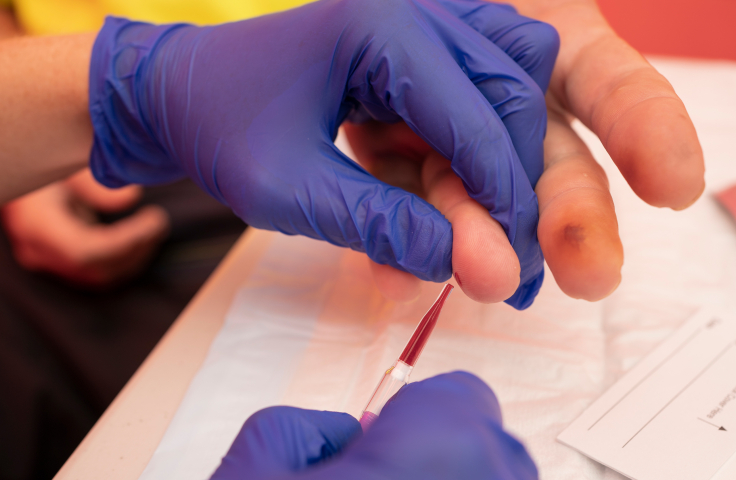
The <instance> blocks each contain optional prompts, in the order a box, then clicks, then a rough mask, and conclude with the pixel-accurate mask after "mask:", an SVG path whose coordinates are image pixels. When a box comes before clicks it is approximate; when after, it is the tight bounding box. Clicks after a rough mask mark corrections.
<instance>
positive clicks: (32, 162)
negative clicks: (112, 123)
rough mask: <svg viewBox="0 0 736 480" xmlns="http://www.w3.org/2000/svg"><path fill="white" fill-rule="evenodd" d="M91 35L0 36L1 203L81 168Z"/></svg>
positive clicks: (86, 142)
mask: <svg viewBox="0 0 736 480" xmlns="http://www.w3.org/2000/svg"><path fill="white" fill-rule="evenodd" d="M94 39H95V35H94V34H93V33H90V34H81V35H70V36H59V37H38V38H31V37H22V38H10V39H6V40H0V203H4V202H6V201H8V200H10V199H12V198H15V197H17V196H19V195H22V194H24V193H27V192H30V191H32V190H35V189H36V188H38V187H40V186H43V185H46V184H47V183H50V182H53V181H55V180H59V179H62V178H65V177H68V176H69V175H70V174H72V173H74V172H76V171H78V170H80V169H82V168H84V167H85V166H86V164H87V161H88V159H89V152H90V148H91V145H92V125H91V122H90V118H89V113H88V100H87V85H88V79H87V75H88V69H89V61H90V55H91V51H92V44H93V43H94Z"/></svg>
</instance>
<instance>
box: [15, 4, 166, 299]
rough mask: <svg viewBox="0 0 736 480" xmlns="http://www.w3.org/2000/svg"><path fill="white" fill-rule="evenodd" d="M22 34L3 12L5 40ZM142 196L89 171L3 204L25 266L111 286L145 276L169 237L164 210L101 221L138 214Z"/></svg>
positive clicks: (134, 188) (138, 190)
mask: <svg viewBox="0 0 736 480" xmlns="http://www.w3.org/2000/svg"><path fill="white" fill-rule="evenodd" d="M21 35H23V32H22V31H21V29H20V28H19V26H18V25H17V23H16V22H15V18H14V16H13V14H12V12H10V11H9V10H4V9H2V8H0V39H3V38H11V37H18V36H21ZM141 195H142V189H141V187H139V186H136V185H131V186H128V187H124V188H120V189H109V188H106V187H103V186H102V185H101V184H99V183H97V181H96V180H95V179H94V178H93V177H92V174H91V173H90V171H89V169H84V170H82V171H81V172H80V173H77V174H75V175H73V176H71V177H69V178H68V179H66V180H61V181H58V182H55V183H53V184H51V185H48V186H45V187H43V188H41V189H39V190H37V191H35V192H31V193H29V194H27V195H24V196H23V197H20V198H18V199H16V200H14V201H12V202H9V203H8V204H6V205H4V206H2V208H1V209H0V219H1V220H2V225H3V228H4V230H5V232H6V234H7V236H8V238H9V239H10V240H11V245H12V249H13V254H14V256H15V258H16V260H17V261H18V263H20V264H21V265H22V266H24V267H25V268H27V269H29V270H35V271H44V272H49V273H52V274H54V275H57V276H59V277H61V278H63V279H66V280H68V281H71V282H73V283H75V284H78V285H83V286H87V287H92V288H99V287H106V286H109V285H112V284H115V283H118V282H120V281H122V280H125V279H126V278H129V277H130V276H132V275H135V274H136V273H137V272H139V271H140V270H141V269H142V268H143V267H144V266H145V265H146V264H147V262H148V260H149V259H150V257H151V256H152V255H153V254H154V252H155V251H156V249H157V248H158V246H159V245H160V244H161V242H162V241H163V240H164V239H165V238H166V233H167V232H168V228H169V220H168V216H167V214H166V212H165V211H164V210H163V209H162V208H160V207H156V206H148V207H145V208H143V209H140V210H138V211H135V212H132V213H130V214H129V215H126V216H125V218H122V219H120V220H117V221H114V222H111V223H103V222H100V221H99V220H98V216H97V213H117V212H123V211H129V210H132V209H133V208H134V206H135V205H136V204H137V202H138V200H139V199H140V197H141ZM52 226H53V227H52Z"/></svg>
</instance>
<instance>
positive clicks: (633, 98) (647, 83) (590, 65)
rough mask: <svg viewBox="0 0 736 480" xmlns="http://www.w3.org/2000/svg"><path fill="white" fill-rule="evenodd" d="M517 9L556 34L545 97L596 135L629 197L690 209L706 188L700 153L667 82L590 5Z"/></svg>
mask: <svg viewBox="0 0 736 480" xmlns="http://www.w3.org/2000/svg"><path fill="white" fill-rule="evenodd" d="M537 3H540V2H537ZM520 7H525V8H522V10H526V13H528V14H531V15H532V16H536V18H539V19H540V20H544V21H546V22H549V23H551V24H552V25H553V26H555V27H556V28H557V30H558V32H559V33H560V37H561V48H560V53H559V56H558V61H557V66H556V67H555V71H554V73H553V75H552V82H551V84H550V91H551V92H552V93H553V94H554V95H555V97H556V98H557V99H558V101H559V102H560V103H561V104H562V105H563V107H565V108H566V109H567V110H569V111H570V112H571V113H572V114H573V115H575V116H576V117H578V118H579V119H580V120H581V121H582V122H583V123H584V124H585V125H587V126H588V127H589V128H590V129H591V130H593V131H594V132H595V133H596V135H598V137H599V138H600V139H601V141H602V142H603V145H604V146H605V148H606V150H607V151H608V153H609V154H610V155H611V157H612V158H613V160H614V162H615V163H616V165H617V166H618V168H619V170H620V171H621V173H622V174H623V176H624V177H625V178H626V180H627V181H628V183H629V185H630V186H631V188H632V189H633V190H634V192H636V194H637V195H639V197H641V198H642V199H643V200H644V201H646V202H647V203H649V204H651V205H654V206H659V207H671V208H673V209H676V210H679V209H682V208H685V207H687V206H689V205H690V204H692V203H693V202H694V201H695V200H696V199H697V198H698V197H699V196H700V194H701V193H702V191H703V189H704V188H705V182H704V178H703V176H704V172H705V166H704V163H703V152H702V149H701V147H700V143H699V141H698V137H697V134H696V132H695V127H694V126H693V124H692V121H691V120H690V117H689V116H688V113H687V110H686V109H685V105H684V104H683V103H682V101H681V100H680V98H679V97H678V96H677V94H676V93H675V91H674V89H673V88H672V86H671V85H670V84H669V82H668V81H667V80H666V79H665V78H664V77H663V76H662V75H661V74H659V73H658V72H657V71H656V70H655V69H654V68H653V67H652V66H651V65H650V64H649V63H648V62H647V61H646V59H644V57H643V56H642V55H641V54H639V53H638V52H637V51H636V50H634V49H633V48H632V47H630V46H629V45H628V44H627V43H626V42H625V41H624V40H622V39H621V38H619V37H618V36H617V35H616V34H615V33H614V32H613V30H612V29H611V28H610V27H609V26H608V24H607V23H606V21H605V20H604V19H603V17H602V15H601V13H600V11H599V10H598V7H597V6H596V4H595V2H593V1H587V2H567V3H565V4H560V6H557V7H556V6H552V7H550V6H548V5H547V6H546V7H544V8H542V6H541V5H534V2H525V3H524V4H523V5H520ZM535 7H536V9H535Z"/></svg>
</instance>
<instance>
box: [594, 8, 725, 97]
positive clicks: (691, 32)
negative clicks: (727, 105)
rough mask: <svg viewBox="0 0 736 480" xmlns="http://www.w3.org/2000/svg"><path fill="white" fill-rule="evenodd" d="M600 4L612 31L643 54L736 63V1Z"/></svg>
mask: <svg viewBox="0 0 736 480" xmlns="http://www.w3.org/2000/svg"><path fill="white" fill-rule="evenodd" d="M598 4H599V5H600V7H601V10H602V11H603V15H605V17H606V19H608V22H609V23H610V24H611V26H612V27H613V29H614V30H616V32H617V33H618V34H619V35H620V36H621V37H623V38H624V39H625V40H626V41H628V42H629V43H630V44H631V45H632V46H633V47H634V48H636V49H637V50H639V51H640V52H642V53H645V54H646V53H648V54H657V55H673V56H681V57H683V56H684V57H699V58H720V59H730V60H736V0H700V1H688V0H598ZM734 88H736V85H735V86H734Z"/></svg>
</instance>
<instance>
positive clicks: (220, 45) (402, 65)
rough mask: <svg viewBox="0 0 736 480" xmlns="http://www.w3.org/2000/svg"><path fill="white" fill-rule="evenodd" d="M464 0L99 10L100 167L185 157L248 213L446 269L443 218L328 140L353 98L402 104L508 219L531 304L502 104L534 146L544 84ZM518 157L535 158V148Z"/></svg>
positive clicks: (423, 269)
mask: <svg viewBox="0 0 736 480" xmlns="http://www.w3.org/2000/svg"><path fill="white" fill-rule="evenodd" d="M472 5H475V6H476V7H479V6H480V5H481V4H480V3H474V2H467V1H464V0H444V1H443V2H442V3H439V2H437V1H436V0H324V1H320V2H316V3H313V4H309V5H306V6H304V7H301V8H298V9H294V10H290V11H286V12H282V13H278V14H274V15H269V16H265V17H260V18H256V19H252V20H246V21H243V22H237V23H231V24H225V25H219V26H214V27H195V26H191V25H164V26H153V25H149V24H144V23H135V22H129V21H127V20H124V19H119V18H108V19H107V21H106V22H105V25H104V26H103V28H102V30H101V31H100V33H99V35H98V37H97V40H96V42H95V46H94V49H93V52H92V62H91V66H90V112H91V115H92V122H93V126H94V131H95V139H94V147H93V150H92V155H91V160H90V164H91V167H92V171H93V172H94V174H95V177H96V178H97V179H98V180H99V181H101V182H102V183H103V184H105V185H108V186H121V185H125V184H128V183H142V184H154V183H161V182H167V181H171V180H174V179H177V178H179V177H181V176H183V175H185V174H187V175H189V176H190V177H192V178H193V179H194V180H195V181H196V182H197V183H198V184H199V185H200V186H201V187H202V188H203V189H205V190H206V191H207V192H209V193H210V194H211V195H212V196H214V197H215V198H217V199H218V200H220V201H221V202H223V203H225V204H227V205H229V206H230V207H231V208H232V209H233V210H234V211H235V213H236V214H237V215H238V216H240V217H241V218H242V219H243V220H245V221H246V222H247V223H249V224H250V225H252V226H255V227H259V228H266V229H271V230H279V231H281V232H284V233H287V234H302V235H306V236H309V237H313V238H321V239H324V240H327V241H329V242H331V243H334V244H337V245H341V246H349V247H351V248H353V249H355V250H359V251H365V252H366V253H367V254H368V256H369V257H370V258H371V259H373V260H374V261H376V262H378V263H382V264H388V265H391V266H393V267H396V268H399V269H401V270H405V271H408V272H410V273H413V274H414V275H416V276H417V277H419V278H421V279H424V280H432V281H444V280H446V279H448V278H449V277H450V275H451V273H452V266H451V265H452V263H451V252H452V229H451V227H450V224H449V222H448V221H447V220H446V219H445V218H444V217H443V216H442V215H441V214H440V213H439V212H438V211H437V210H436V209H435V208H434V207H432V206H431V205H429V204H428V203H426V202H425V201H423V200H421V199H419V198H418V197H416V196H413V195H411V194H409V193H407V192H404V191H403V190H400V189H398V188H395V187H390V186H388V185H386V184H383V183H381V182H379V181H377V180H376V179H375V178H373V177H372V176H370V175H369V174H368V173H367V172H366V171H365V170H364V169H362V168H361V167H360V166H358V165H356V164H355V163H354V162H352V161H351V160H349V159H348V158H347V157H345V156H344V155H343V154H342V153H341V152H339V151H338V149H337V148H336V147H335V145H334V143H333V140H334V138H335V136H336V134H337V129H338V127H339V125H340V123H341V122H342V121H343V120H344V119H345V118H346V117H347V116H348V115H349V114H351V113H356V112H358V111H363V112H368V113H369V114H370V115H371V116H372V117H373V118H375V119H378V120H381V121H397V120H399V119H403V120H404V121H406V123H407V124H408V125H409V126H410V127H411V128H412V129H413V130H414V131H416V132H417V133H418V134H419V135H420V136H421V137H422V138H423V139H424V140H425V141H427V142H428V143H429V144H430V145H431V146H432V147H434V148H435V149H436V150H437V151H439V152H440V153H442V154H443V155H444V156H446V157H447V158H450V159H452V162H453V168H454V170H455V171H456V172H457V174H458V175H459V176H460V178H462V180H463V181H464V183H465V185H466V188H467V189H468V191H469V193H470V195H471V196H472V197H473V198H474V199H476V200H477V201H478V202H479V203H481V204H482V205H484V206H486V207H487V208H488V209H489V212H490V214H491V215H492V216H493V217H494V218H495V219H496V220H498V221H499V223H500V224H501V225H502V226H503V228H504V229H505V230H506V232H507V234H508V237H509V240H510V241H511V243H512V245H513V246H514V249H515V251H516V253H517V255H518V256H519V260H520V263H521V267H522V270H521V285H520V287H519V289H518V290H517V292H516V293H515V294H514V296H513V297H512V298H511V299H509V300H508V302H509V303H510V304H512V305H514V306H516V307H518V308H524V307H526V306H528V305H529V304H531V302H532V300H533V298H534V296H535V295H536V292H537V291H538V289H539V286H540V285H541V280H542V275H543V266H542V262H543V259H542V254H541V250H540V248H539V243H538V241H537V238H536V226H537V220H538V211H537V201H536V196H535V195H534V191H533V189H532V186H531V184H530V181H529V179H528V178H527V175H526V174H525V172H524V168H523V167H522V163H521V162H520V159H519V157H518V155H517V152H516V150H515V148H514V143H513V141H512V138H511V136H510V135H509V132H508V131H507V127H508V126H509V124H510V123H513V122H510V121H509V118H516V119H526V120H523V121H521V122H518V123H519V125H521V126H522V127H523V128H519V129H518V131H522V130H524V129H526V130H529V131H532V132H536V133H535V134H534V135H531V136H532V137H534V141H535V142H536V143H537V144H538V147H539V148H538V150H539V152H541V139H542V137H543V135H544V125H545V123H546V116H545V115H546V109H545V104H544V96H543V93H542V90H541V89H540V88H539V86H538V85H537V84H536V83H535V81H534V80H533V79H532V78H531V77H530V76H529V75H528V74H527V73H526V72H525V71H524V70H523V69H522V68H521V67H520V66H519V65H518V64H517V63H515V62H514V61H513V60H512V59H511V58H510V57H509V56H508V55H507V54H506V53H505V52H504V51H503V50H502V49H501V48H499V47H498V46H497V45H496V44H494V43H493V42H492V41H491V40H489V39H488V38H486V36H484V34H481V33H479V31H480V32H484V29H485V28H486V27H488V28H489V29H491V30H493V26H492V25H489V24H490V23H492V20H493V19H494V18H495V17H494V15H493V14H492V12H490V11H489V10H488V9H485V8H468V7H469V6H471V7H472ZM450 7H452V8H450ZM497 8H498V9H499V11H501V10H503V15H506V16H508V15H513V14H512V13H511V12H509V11H508V9H504V8H501V7H497ZM451 10H453V11H451ZM500 15H501V14H500V13H499V16H500ZM518 18H519V19H520V20H519V22H521V23H523V22H526V23H528V22H529V21H528V19H523V17H518ZM539 25H542V24H539ZM544 29H545V32H549V31H550V29H551V27H546V26H545V27H544ZM512 30H513V28H512ZM521 30H523V31H526V30H528V29H526V30H525V29H523V28H522V29H521ZM531 31H533V32H534V31H536V30H534V29H531ZM500 36H501V37H503V36H504V35H503V34H501V35H500ZM535 38H536V37H535ZM539 38H542V39H543V40H544V41H550V38H551V35H549V34H546V35H542V36H540V37H539ZM522 43H523V42H522ZM509 49H510V50H513V48H509ZM494 107H495V108H496V110H494ZM497 111H503V112H505V117H506V118H505V121H506V123H505V124H504V121H502V120H501V119H500V118H499V115H498V112H497ZM509 115H510V117H509ZM526 135H527V136H528V132H527V134H526ZM516 138H520V137H518V136H517V137H516ZM525 138H526V137H525ZM517 143H519V142H518V141H517ZM535 148H537V147H535ZM524 164H525V166H526V168H527V170H528V171H530V172H535V171H541V168H542V167H541V165H542V158H541V155H536V157H535V158H525V161H524Z"/></svg>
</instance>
